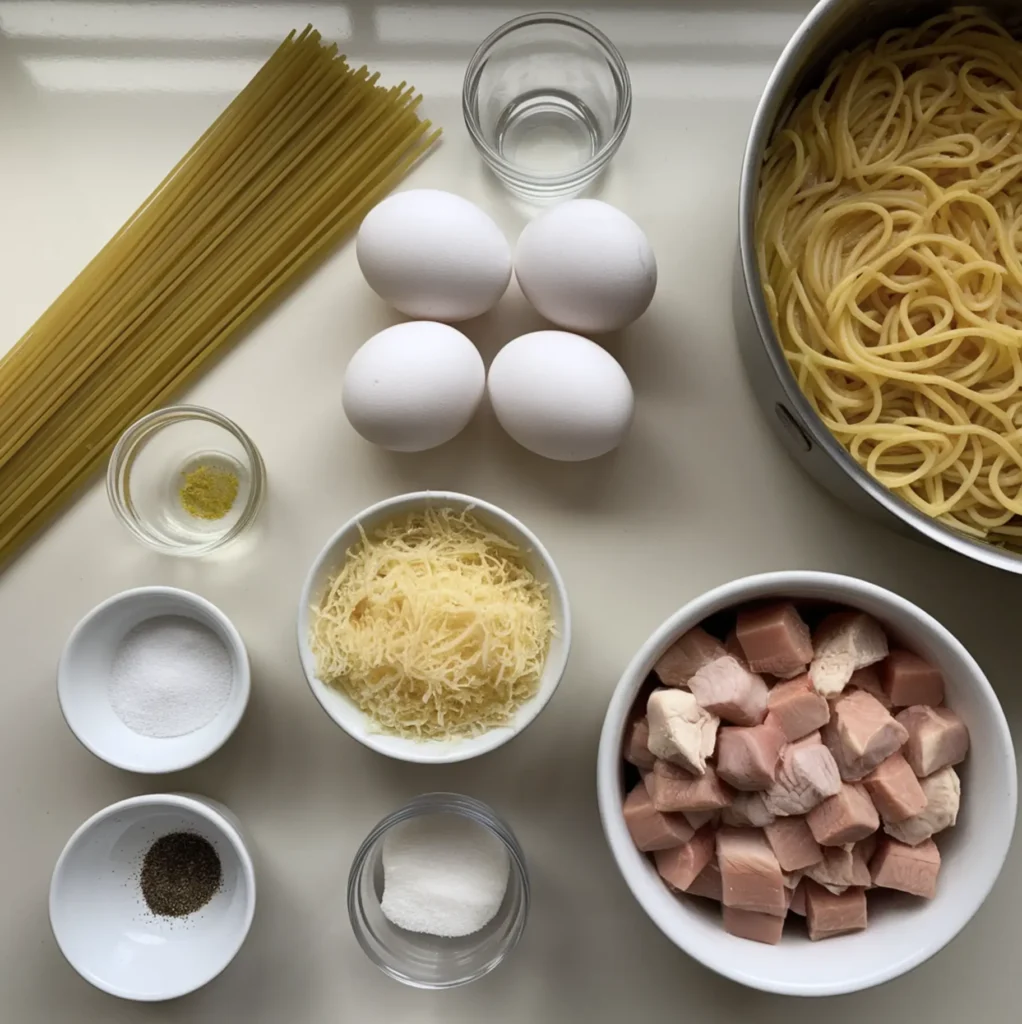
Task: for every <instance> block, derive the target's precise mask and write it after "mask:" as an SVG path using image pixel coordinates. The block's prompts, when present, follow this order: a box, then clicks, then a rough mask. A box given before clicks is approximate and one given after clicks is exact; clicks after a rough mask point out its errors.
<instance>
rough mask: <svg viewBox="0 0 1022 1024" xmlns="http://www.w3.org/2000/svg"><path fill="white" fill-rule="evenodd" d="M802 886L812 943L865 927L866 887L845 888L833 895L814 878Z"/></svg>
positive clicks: (859, 930)
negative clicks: (803, 887)
mask: <svg viewBox="0 0 1022 1024" xmlns="http://www.w3.org/2000/svg"><path fill="white" fill-rule="evenodd" d="M805 886H806V924H807V925H808V926H809V938H810V939H812V940H813V942H817V941H819V940H820V939H830V938H833V937H834V936H835V935H847V934H848V933H849V932H861V931H862V930H863V929H864V928H865V927H866V890H865V889H858V888H856V889H847V890H845V891H844V892H843V893H841V894H840V895H836V894H834V893H832V892H828V891H827V890H826V889H825V888H824V887H823V886H822V885H818V884H817V883H816V882H813V881H807V882H806V883H805Z"/></svg>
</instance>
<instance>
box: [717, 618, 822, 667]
mask: <svg viewBox="0 0 1022 1024" xmlns="http://www.w3.org/2000/svg"><path fill="white" fill-rule="evenodd" d="M735 632H736V633H737V634H738V642H739V643H740V644H741V646H742V650H743V651H744V652H745V661H746V663H747V664H748V666H749V668H750V669H751V670H752V671H753V672H768V673H769V674H770V675H773V676H782V677H784V678H788V677H790V676H792V675H797V674H798V673H800V672H804V671H805V668H806V665H808V664H809V662H810V661H812V660H813V644H812V640H811V639H810V637H809V627H808V626H807V625H806V624H805V623H804V622H803V621H802V616H801V615H799V613H798V611H797V610H796V609H795V606H794V605H793V604H791V602H790V601H779V602H777V603H775V604H768V605H762V606H760V607H758V608H743V609H742V610H741V611H740V612H739V613H738V623H737V626H736V627H735Z"/></svg>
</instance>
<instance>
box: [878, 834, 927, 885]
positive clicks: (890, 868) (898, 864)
mask: <svg viewBox="0 0 1022 1024" xmlns="http://www.w3.org/2000/svg"><path fill="white" fill-rule="evenodd" d="M870 868H871V870H872V873H873V884H874V885H876V886H879V887H880V888H881V889H897V890H898V891H899V892H907V893H911V894H912V895H913V896H922V897H924V898H925V899H928V900H932V899H933V897H934V896H936V895H937V875H938V874H939V873H940V850H938V849H937V844H936V843H935V842H934V841H933V840H932V839H925V840H923V842H921V843H920V844H919V845H918V846H906V845H905V843H899V842H898V840H897V839H892V838H891V837H890V836H884V837H883V838H882V839H881V840H880V844H879V847H878V849H877V852H876V855H875V856H874V858H873V862H872V864H871V865H870Z"/></svg>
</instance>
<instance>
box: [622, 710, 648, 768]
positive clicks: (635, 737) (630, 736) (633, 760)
mask: <svg viewBox="0 0 1022 1024" xmlns="http://www.w3.org/2000/svg"><path fill="white" fill-rule="evenodd" d="M623 754H624V759H625V760H626V761H627V762H628V763H629V764H634V765H635V767H636V768H641V769H642V770H643V771H649V769H650V768H652V767H653V761H654V760H655V758H654V757H653V755H652V754H651V753H650V750H649V722H647V721H646V719H645V718H637V719H636V720H635V721H634V722H630V723H629V724H628V726H627V727H626V728H625V742H624V749H623Z"/></svg>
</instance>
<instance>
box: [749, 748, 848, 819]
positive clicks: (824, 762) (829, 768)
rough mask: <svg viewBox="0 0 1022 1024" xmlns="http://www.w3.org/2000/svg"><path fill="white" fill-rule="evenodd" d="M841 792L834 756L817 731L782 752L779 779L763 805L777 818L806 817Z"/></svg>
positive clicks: (766, 793)
mask: <svg viewBox="0 0 1022 1024" xmlns="http://www.w3.org/2000/svg"><path fill="white" fill-rule="evenodd" d="M840 789H841V776H840V774H839V772H838V768H837V764H836V763H835V762H834V756H833V755H832V754H831V752H830V751H829V750H828V749H827V748H826V747H825V746H824V745H823V744H822V743H821V742H820V734H819V733H818V732H814V733H810V734H809V735H808V736H806V737H804V738H803V739H801V740H799V741H798V742H797V743H789V744H788V746H786V747H785V748H784V749H783V750H782V751H781V763H780V767H779V768H778V770H777V779H776V781H775V782H774V784H773V785H772V786H771V787H770V788H769V789H768V790H767V791H766V792H765V793H764V794H763V803H764V805H765V807H766V809H767V810H768V811H769V812H770V813H771V814H774V815H777V816H782V815H795V814H806V813H808V812H809V811H811V810H812V809H813V808H814V807H815V806H816V805H817V804H818V803H820V802H821V801H823V800H825V799H826V798H827V797H829V796H834V794H835V793H837V792H838V791H839V790H840Z"/></svg>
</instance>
